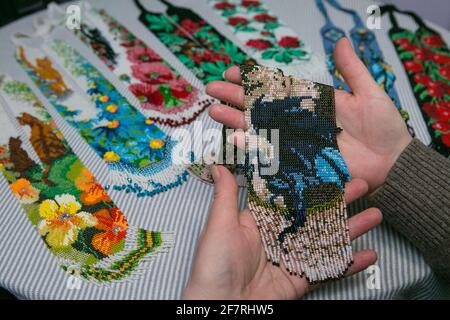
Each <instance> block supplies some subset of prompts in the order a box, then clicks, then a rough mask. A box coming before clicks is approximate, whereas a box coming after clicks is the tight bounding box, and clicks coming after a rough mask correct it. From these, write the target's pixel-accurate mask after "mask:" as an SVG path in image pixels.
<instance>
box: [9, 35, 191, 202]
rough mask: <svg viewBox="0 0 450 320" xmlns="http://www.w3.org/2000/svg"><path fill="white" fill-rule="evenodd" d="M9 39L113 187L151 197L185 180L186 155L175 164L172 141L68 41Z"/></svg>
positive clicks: (31, 75)
mask: <svg viewBox="0 0 450 320" xmlns="http://www.w3.org/2000/svg"><path fill="white" fill-rule="evenodd" d="M14 42H15V43H16V45H17V61H18V62H19V63H20V65H21V66H22V67H23V68H24V69H25V71H26V73H27V74H28V75H29V76H30V78H31V79H32V80H33V81H34V83H35V84H36V85H37V86H38V87H39V89H40V90H41V92H42V93H43V95H44V96H45V97H46V98H47V99H48V101H49V102H50V103H51V104H52V105H53V106H54V107H55V109H56V110H57V111H58V112H59V113H60V114H61V116H62V117H64V118H65V119H66V121H67V122H68V123H69V124H70V125H71V126H73V127H74V128H75V129H76V130H77V131H78V133H79V134H80V135H81V136H82V138H83V139H84V140H85V141H86V142H87V143H88V144H89V145H90V146H91V147H92V148H93V149H94V150H95V152H96V153H97V154H98V155H99V156H100V157H101V158H102V159H103V160H104V161H105V163H106V164H107V165H108V168H109V169H110V170H111V185H112V186H113V188H114V189H115V190H124V191H125V192H127V193H129V192H132V193H135V194H136V195H137V196H138V197H143V196H154V195H156V194H159V193H161V192H164V191H167V190H170V189H172V188H175V187H178V186H180V185H181V184H182V183H184V182H185V181H186V179H187V177H188V175H189V173H188V171H187V170H186V167H187V166H188V165H189V161H190V159H184V158H182V155H180V156H179V157H178V159H177V163H174V158H173V157H172V150H173V148H174V146H175V145H176V143H177V142H176V141H174V140H173V139H171V137H169V136H167V135H166V134H165V133H164V132H163V131H161V130H160V129H159V128H158V127H157V126H156V124H155V122H154V121H153V120H151V119H149V118H147V117H145V116H144V115H143V114H142V113H140V112H139V111H138V110H137V109H136V108H135V107H134V106H133V105H131V104H130V103H129V102H128V100H127V99H126V98H125V97H124V96H122V94H121V93H120V92H119V91H118V90H117V89H116V88H115V87H114V85H113V84H111V83H110V82H109V81H108V80H107V79H106V78H105V77H104V76H103V75H102V74H101V73H100V71H98V70H97V69H96V68H95V67H94V66H93V65H92V64H91V63H90V62H89V61H88V60H87V59H86V58H84V57H83V56H82V55H81V54H80V53H78V51H76V50H75V49H74V48H73V47H71V46H70V45H69V44H68V43H67V42H65V41H64V40H60V39H56V40H55V39H47V40H43V39H41V38H38V37H35V38H29V37H27V36H25V35H16V37H15V38H14ZM55 62H56V63H55ZM67 74H69V75H70V77H69V76H67V77H66V75H67ZM69 81H70V82H69ZM72 84H73V86H72ZM186 157H190V155H189V156H187V155H186ZM109 187H110V186H109V185H108V186H106V188H109Z"/></svg>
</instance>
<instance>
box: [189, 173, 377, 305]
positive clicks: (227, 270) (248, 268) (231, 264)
mask: <svg viewBox="0 0 450 320" xmlns="http://www.w3.org/2000/svg"><path fill="white" fill-rule="evenodd" d="M212 174H213V178H214V181H215V187H216V189H215V197H214V202H213V204H212V206H211V212H210V216H209V220H208V223H207V225H206V227H205V229H204V230H203V233H202V236H201V238H200V241H199V244H198V248H197V253H196V258H195V261H194V265H193V270H192V274H191V276H190V279H189V282H188V284H187V287H186V289H185V292H184V295H183V297H184V298H185V299H296V298H297V299H298V298H300V297H302V296H303V295H304V294H305V293H306V292H308V291H309V290H311V289H313V288H314V287H312V286H310V285H309V284H308V281H307V280H306V279H305V278H300V277H298V276H293V275H290V274H289V272H288V271H286V269H285V268H279V267H277V266H274V265H273V264H272V263H271V262H269V261H268V260H267V256H266V253H265V251H264V248H263V245H262V241H261V237H260V233H259V231H258V228H257V226H256V223H255V220H254V219H253V216H252V215H251V214H250V211H249V210H248V209H245V210H244V211H242V212H239V209H238V187H237V184H236V179H235V177H234V176H233V175H232V174H231V173H230V172H229V171H228V169H226V168H225V167H222V166H216V167H214V168H213V169H212ZM366 191H367V189H366V188H365V185H364V184H359V183H353V184H348V185H347V187H346V189H345V200H346V202H347V203H350V202H351V201H353V200H355V199H357V198H359V197H360V196H362V195H363V194H364V193H365V192H366ZM380 222H381V213H380V211H379V210H378V209H375V208H371V209H368V210H366V211H364V212H362V213H360V214H358V215H355V216H353V217H352V218H350V219H349V229H350V237H351V239H355V238H357V237H359V236H361V235H362V234H364V233H366V232H367V231H369V230H370V229H372V228H374V227H375V226H377V225H378V224H379V223H380ZM353 258H354V264H353V265H352V266H351V267H350V268H349V269H348V270H347V273H346V276H349V275H352V274H355V273H357V272H360V271H362V270H364V269H366V268H367V267H368V266H370V265H372V264H374V263H375V261H376V259H377V255H376V253H375V252H374V251H372V250H362V251H359V252H356V253H355V254H354V256H353Z"/></svg>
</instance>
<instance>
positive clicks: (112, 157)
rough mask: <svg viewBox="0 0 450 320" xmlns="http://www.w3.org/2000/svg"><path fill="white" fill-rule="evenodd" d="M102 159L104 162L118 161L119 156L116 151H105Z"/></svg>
mask: <svg viewBox="0 0 450 320" xmlns="http://www.w3.org/2000/svg"><path fill="white" fill-rule="evenodd" d="M103 159H104V160H105V161H106V162H117V161H120V156H119V155H118V154H117V153H115V152H114V151H108V152H105V154H104V155H103Z"/></svg>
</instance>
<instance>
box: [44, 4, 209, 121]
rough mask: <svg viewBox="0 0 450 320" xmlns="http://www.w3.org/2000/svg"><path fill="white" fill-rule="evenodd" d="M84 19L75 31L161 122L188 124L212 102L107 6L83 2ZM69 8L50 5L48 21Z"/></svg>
mask: <svg viewBox="0 0 450 320" xmlns="http://www.w3.org/2000/svg"><path fill="white" fill-rule="evenodd" d="M83 9H84V10H83V20H82V23H81V25H80V29H79V30H77V29H74V31H75V34H76V35H77V36H78V37H79V38H80V39H81V40H82V41H83V42H84V43H85V44H87V45H88V46H89V47H91V48H92V50H93V51H94V53H95V54H96V55H97V56H98V57H99V58H100V60H101V61H102V62H103V63H105V64H106V65H107V66H108V68H109V69H110V70H111V71H112V72H113V73H114V74H115V75H116V76H117V77H118V78H119V79H120V80H121V81H122V82H123V83H124V84H125V86H127V87H128V89H129V90H130V92H131V93H132V94H133V95H134V96H135V97H136V98H137V99H138V100H139V105H140V107H141V111H142V113H143V114H145V115H146V116H147V117H149V118H151V119H152V120H154V121H155V122H157V123H161V124H166V125H169V126H173V127H174V126H179V125H183V124H188V123H190V122H192V121H193V120H195V119H196V118H197V117H198V116H199V115H200V114H201V113H202V112H203V111H204V110H205V109H206V108H207V107H208V106H209V105H210V104H211V102H212V99H211V98H208V96H207V95H205V94H203V93H201V92H200V91H199V90H198V89H197V88H195V87H193V86H192V85H191V84H190V83H189V82H188V81H187V80H186V79H184V78H183V77H182V76H181V75H180V74H179V73H178V72H177V71H176V70H175V69H173V68H172V67H171V66H170V65H169V64H168V63H167V62H166V61H164V59H163V58H162V57H161V56H160V55H158V54H157V53H156V52H155V51H154V50H152V49H151V48H149V47H148V46H147V45H146V44H145V43H144V41H142V40H141V39H139V38H138V37H136V36H135V35H134V34H133V33H131V32H130V31H129V30H128V29H127V28H126V27H125V26H123V25H122V24H121V23H120V22H119V21H117V20H116V19H115V18H113V17H111V16H110V15H108V14H107V13H106V11H105V10H103V9H101V10H99V9H95V8H91V7H90V5H89V4H88V3H83ZM58 16H63V17H65V11H64V10H62V9H61V8H59V6H58V5H56V4H50V5H49V7H48V19H46V20H41V21H42V22H43V24H44V26H45V24H48V22H52V21H57V22H59V21H61V19H58V18H57V17H58Z"/></svg>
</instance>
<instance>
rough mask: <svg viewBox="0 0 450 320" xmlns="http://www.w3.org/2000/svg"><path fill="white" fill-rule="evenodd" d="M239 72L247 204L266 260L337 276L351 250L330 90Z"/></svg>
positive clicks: (246, 69) (314, 275)
mask: <svg viewBox="0 0 450 320" xmlns="http://www.w3.org/2000/svg"><path fill="white" fill-rule="evenodd" d="M241 74H242V81H243V85H244V91H245V98H244V106H245V119H246V122H247V127H248V128H249V129H248V130H247V131H246V144H247V151H248V152H247V160H246V166H245V168H246V174H247V181H248V191H247V193H248V198H249V209H250V211H251V213H252V215H253V217H254V218H255V220H256V222H257V225H258V228H259V230H260V233H261V238H262V241H263V245H264V248H265V251H266V254H267V257H268V259H269V260H270V261H272V262H273V263H274V264H280V263H283V265H284V266H285V267H286V268H287V269H288V270H289V271H290V272H291V273H293V274H296V275H300V276H303V275H304V276H305V277H306V278H307V279H308V281H309V282H319V281H325V280H328V279H332V278H339V277H341V276H343V275H344V273H345V271H346V270H347V269H348V267H349V265H350V264H351V263H352V248H351V245H350V236H349V230H348V225H347V211H346V206H345V201H344V184H345V182H346V181H349V180H350V174H349V171H348V169H347V166H346V164H345V162H344V160H343V158H342V156H341V154H340V152H339V148H338V145H337V141H336V134H338V133H339V132H340V129H339V128H338V127H337V126H336V116H335V105H334V90H333V88H332V87H330V86H327V85H323V84H319V83H314V82H311V81H308V80H300V79H296V78H293V77H287V76H284V74H283V72H282V71H281V70H277V69H270V68H265V67H260V66H248V65H243V66H241ZM263 130H267V131H268V132H270V137H268V138H266V137H262V135H263V134H262V133H263ZM274 130H277V131H274ZM276 134H278V139H275V138H274V137H275V135H276ZM277 140H278V141H277ZM276 151H279V152H278V155H277V154H276ZM274 168H275V170H273V169H274Z"/></svg>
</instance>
